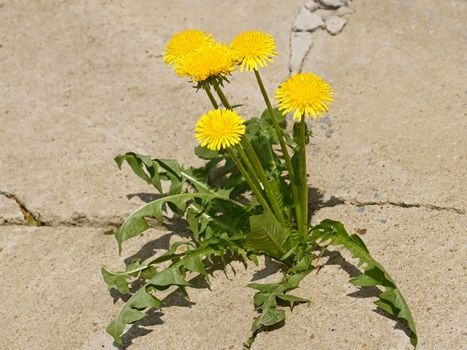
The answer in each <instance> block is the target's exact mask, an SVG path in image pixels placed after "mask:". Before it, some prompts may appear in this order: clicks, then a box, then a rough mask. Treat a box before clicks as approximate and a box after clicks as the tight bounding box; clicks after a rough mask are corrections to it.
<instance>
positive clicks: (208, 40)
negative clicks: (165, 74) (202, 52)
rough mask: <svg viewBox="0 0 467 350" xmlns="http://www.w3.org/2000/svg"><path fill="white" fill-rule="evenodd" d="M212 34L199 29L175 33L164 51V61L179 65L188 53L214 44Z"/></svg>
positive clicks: (168, 63)
mask: <svg viewBox="0 0 467 350" xmlns="http://www.w3.org/2000/svg"><path fill="white" fill-rule="evenodd" d="M213 42H214V39H213V37H212V35H211V34H206V33H205V32H203V31H201V30H197V29H187V30H184V31H181V32H179V33H177V34H175V35H174V36H173V37H172V38H171V39H170V40H169V42H168V43H167V45H166V48H165V52H164V62H165V63H166V64H167V65H171V64H173V65H175V66H177V65H178V64H179V63H180V61H181V60H182V59H183V58H184V57H185V56H186V55H188V54H190V53H191V52H193V50H195V49H197V48H198V47H200V46H203V45H208V44H212V43H213Z"/></svg>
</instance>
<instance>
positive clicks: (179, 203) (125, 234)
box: [115, 193, 218, 253]
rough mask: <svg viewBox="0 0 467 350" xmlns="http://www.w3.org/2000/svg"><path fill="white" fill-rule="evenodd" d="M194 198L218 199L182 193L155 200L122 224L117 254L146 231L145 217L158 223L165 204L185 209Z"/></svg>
mask: <svg viewBox="0 0 467 350" xmlns="http://www.w3.org/2000/svg"><path fill="white" fill-rule="evenodd" d="M194 198H201V199H204V200H209V199H214V198H218V197H217V195H212V194H206V193H182V194H176V195H172V196H167V197H162V198H159V199H156V200H154V201H152V202H150V203H148V204H146V205H144V206H143V207H141V208H139V209H137V210H136V211H135V212H133V213H132V214H131V215H130V216H129V217H128V218H127V219H126V220H125V222H124V223H123V224H122V226H121V227H120V228H119V230H118V231H117V233H116V234H115V238H116V239H117V242H118V251H119V253H120V252H121V250H122V243H123V242H124V241H126V240H128V239H130V238H133V237H136V236H138V235H139V234H141V233H142V232H144V231H146V230H147V229H148V228H149V227H150V225H149V224H148V222H147V221H146V219H145V217H154V218H156V219H157V220H159V221H162V220H163V213H162V210H163V205H164V204H165V203H167V202H170V203H173V204H174V205H175V206H176V207H177V208H180V209H182V210H184V209H185V206H186V203H187V202H188V201H190V200H192V199H194Z"/></svg>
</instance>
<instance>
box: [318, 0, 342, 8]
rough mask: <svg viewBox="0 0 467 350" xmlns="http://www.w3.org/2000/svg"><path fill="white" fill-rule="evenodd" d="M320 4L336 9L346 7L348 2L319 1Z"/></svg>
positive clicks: (334, 0) (335, 0)
mask: <svg viewBox="0 0 467 350" xmlns="http://www.w3.org/2000/svg"><path fill="white" fill-rule="evenodd" d="M319 2H320V4H321V5H323V6H325V7H332V8H338V7H341V6H346V5H347V4H348V0H319Z"/></svg>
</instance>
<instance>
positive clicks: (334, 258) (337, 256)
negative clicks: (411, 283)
mask: <svg viewBox="0 0 467 350" xmlns="http://www.w3.org/2000/svg"><path fill="white" fill-rule="evenodd" d="M324 256H325V257H328V258H329V259H328V261H327V262H326V263H325V265H338V266H340V267H341V268H342V269H343V270H344V271H345V272H346V273H347V274H348V275H349V277H350V278H353V277H356V276H358V275H360V274H361V273H362V272H361V271H360V270H359V269H358V268H357V267H355V266H354V265H352V264H350V263H349V262H347V261H346V260H345V259H344V257H343V256H342V255H341V253H339V252H336V251H331V252H326V253H325V254H324ZM381 292H382V291H381V289H379V288H377V287H375V286H371V287H359V289H358V290H357V291H356V292H353V293H349V294H347V296H350V297H352V298H373V299H374V298H377V297H378V295H380V294H381ZM373 312H375V313H377V314H378V315H381V316H383V317H386V318H389V319H390V320H392V321H394V322H395V323H396V325H395V326H394V329H399V330H402V331H404V332H405V334H406V335H407V336H408V337H410V334H411V331H410V329H409V328H408V326H407V323H406V322H405V321H403V320H399V319H398V318H396V317H394V316H392V315H391V314H388V313H387V312H386V311H384V310H382V309H380V308H376V309H373Z"/></svg>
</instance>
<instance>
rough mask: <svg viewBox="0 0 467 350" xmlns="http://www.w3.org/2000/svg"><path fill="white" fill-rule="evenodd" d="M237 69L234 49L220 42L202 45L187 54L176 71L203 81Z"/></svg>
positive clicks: (222, 75) (194, 79)
mask: <svg viewBox="0 0 467 350" xmlns="http://www.w3.org/2000/svg"><path fill="white" fill-rule="evenodd" d="M235 69H236V61H235V57H234V54H233V52H232V50H231V49H230V48H229V47H228V46H226V45H224V44H220V43H215V44H211V45H204V46H200V47H198V48H197V49H195V50H193V52H191V53H190V54H189V55H186V56H185V57H184V58H183V59H182V60H181V61H180V64H179V65H178V66H177V67H175V72H176V73H177V74H178V75H179V76H182V77H191V79H193V81H197V82H199V81H203V80H206V79H208V78H211V77H221V78H222V77H225V76H227V75H229V74H230V73H232V72H233V71H234V70H235Z"/></svg>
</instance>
